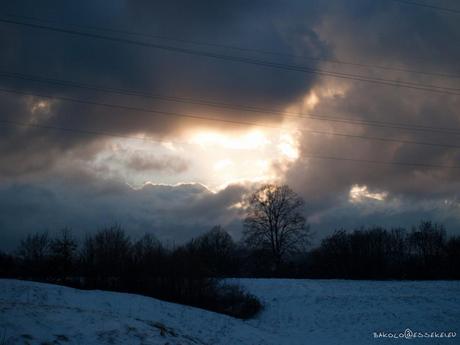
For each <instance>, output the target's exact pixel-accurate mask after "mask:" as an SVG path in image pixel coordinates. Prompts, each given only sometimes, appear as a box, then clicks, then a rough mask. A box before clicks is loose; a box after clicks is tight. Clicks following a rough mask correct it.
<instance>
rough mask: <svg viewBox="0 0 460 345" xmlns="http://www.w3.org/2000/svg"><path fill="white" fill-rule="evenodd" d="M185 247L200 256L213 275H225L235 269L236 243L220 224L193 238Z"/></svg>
mask: <svg viewBox="0 0 460 345" xmlns="http://www.w3.org/2000/svg"><path fill="white" fill-rule="evenodd" d="M187 247H188V249H189V251H191V252H193V253H195V254H196V255H198V256H199V257H200V259H201V260H202V261H203V263H204V265H206V267H207V268H208V269H209V273H210V274H211V275H213V276H225V275H229V274H232V273H233V272H235V271H236V262H235V261H236V260H235V250H236V245H235V243H234V242H233V239H232V237H231V236H230V235H229V234H228V233H227V232H226V231H225V230H224V229H223V228H222V227H221V226H220V225H217V226H215V227H213V228H212V229H211V230H210V231H208V232H206V233H204V234H203V235H201V236H199V237H198V238H196V239H193V240H192V241H190V242H189V244H188V246H187Z"/></svg>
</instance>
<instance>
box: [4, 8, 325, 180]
mask: <svg viewBox="0 0 460 345" xmlns="http://www.w3.org/2000/svg"><path fill="white" fill-rule="evenodd" d="M2 6H3V7H5V13H6V14H13V15H23V16H32V17H38V18H42V19H48V20H54V21H55V22H52V25H55V26H60V27H65V28H71V29H79V28H78V27H77V28H76V27H75V26H73V25H74V24H78V25H83V26H84V25H87V26H100V27H108V28H114V29H122V30H130V31H136V32H145V33H151V34H153V35H164V36H170V37H178V38H181V39H184V40H191V41H203V42H213V43H218V44H233V45H236V46H247V47H253V46H254V44H257V45H258V46H259V45H260V47H262V48H264V49H267V50H273V51H281V52H286V53H294V52H296V53H298V50H299V48H298V47H302V46H303V47H305V48H302V49H301V50H302V52H304V53H310V54H314V55H318V54H319V55H322V54H324V52H325V50H326V47H325V46H324V45H323V44H322V43H321V42H320V41H319V39H318V37H317V36H316V35H315V33H314V31H313V30H312V25H313V24H314V23H315V21H316V18H317V16H315V14H314V11H307V12H303V13H302V14H297V12H296V9H298V6H297V5H296V6H295V7H294V8H291V9H286V7H285V6H282V4H280V3H277V2H266V1H253V2H246V1H236V2H235V1H219V2H213V1H201V2H186V1H168V2H151V1H118V2H114V3H113V5H112V3H111V5H110V6H107V3H106V2H102V1H95V2H83V3H80V4H79V5H77V4H73V5H72V6H70V7H69V6H67V5H65V4H64V3H63V2H57V1H44V2H41V3H40V4H37V3H36V2H35V1H19V2H15V3H10V2H5V3H3V4H2ZM294 18H296V19H297V20H293V19H294ZM29 21H31V20H29ZM48 24H49V23H48ZM1 26H2V34H1V36H0V45H1V46H2V52H5V53H4V54H2V63H1V67H0V69H1V70H3V71H9V72H20V73H28V74H33V75H39V76H43V77H48V78H58V79H64V80H72V81H76V82H79V83H85V84H95V85H100V86H109V87H113V88H125V89H134V90H139V91H142V92H147V93H154V94H163V95H173V96H184V97H197V98H205V99H216V100H220V101H222V102H233V103H243V104H244V103H250V104H254V105H258V106H261V105H263V106H265V107H284V106H285V105H287V104H289V103H290V102H292V101H294V100H296V99H297V98H298V97H300V96H301V95H302V94H303V93H304V92H305V90H308V88H309V86H310V85H311V84H312V82H313V80H314V77H313V76H308V75H298V74H293V73H291V74H290V73H284V72H282V71H276V70H272V69H267V68H264V67H260V66H253V65H246V64H242V63H237V62H228V61H220V60H216V59H210V58H205V57H199V56H192V55H184V54H178V53H172V52H165V51H162V50H156V49H149V48H145V47H139V46H132V45H126V44H121V43H117V42H110V41H104V40H97V39H91V38H85V37H76V36H72V35H66V34H63V33H56V32H49V31H44V30H39V29H32V28H27V27H21V26H16V25H8V24H5V23H3V24H1ZM80 30H81V28H80ZM92 32H94V30H93V31H92ZM96 32H97V33H101V31H96ZM102 33H103V34H107V32H102ZM117 36H122V37H128V38H134V39H138V40H144V41H153V42H157V43H162V44H169V45H176V46H177V45H180V44H178V43H177V42H174V41H172V42H171V41H165V40H158V39H156V40H155V39H152V38H148V37H142V36H140V37H139V36H135V37H132V36H130V35H123V34H117ZM300 43H303V45H301V44H300ZM181 46H184V44H182V45H181ZM185 46H186V47H190V45H189V44H188V45H187V44H185ZM194 48H195V49H201V50H211V51H216V49H217V50H218V51H219V52H220V53H224V54H233V55H241V52H238V51H236V52H235V51H231V50H230V51H229V50H228V49H221V48H216V47H215V48H210V47H201V46H199V47H196V46H194ZM294 50H295V51H294ZM258 57H259V58H260V56H258ZM262 57H263V56H262ZM0 82H1V85H2V86H3V87H5V88H15V89H20V90H22V91H25V92H38V93H40V94H47V95H53V96H56V97H71V98H78V99H85V100H91V101H96V102H104V103H117V104H125V105H129V106H136V107H144V108H149V109H157V110H167V111H182V112H186V113H189V114H190V113H191V114H197V115H203V114H205V115H207V116H213V117H223V118H225V119H238V118H239V119H245V120H246V121H251V120H253V119H254V120H261V115H260V114H256V113H244V112H235V111H224V110H220V109H216V108H206V107H203V106H201V107H199V106H196V105H195V106H192V105H190V104H186V105H184V104H182V105H180V104H177V103H171V102H164V101H158V100H157V101H155V100H152V99H146V98H137V97H126V96H125V97H123V96H121V95H114V94H104V93H101V92H99V93H98V92H96V91H94V90H85V89H81V88H80V89H79V88H71V87H62V86H60V87H56V86H54V87H53V86H50V85H44V84H41V83H37V82H31V81H27V82H25V81H18V80H11V79H5V78H2V79H1V80H0ZM6 97H7V100H6V101H2V104H3V103H4V102H10V101H9V99H10V98H14V97H18V95H10V94H7V95H6ZM236 101H237V102H236ZM57 102H58V104H57V105H56V106H55V107H53V108H52V116H50V117H49V118H43V119H41V120H40V121H37V122H38V124H40V125H46V126H51V125H52V126H56V125H57V126H59V127H65V128H78V129H87V130H93V131H99V132H108V133H114V134H118V135H131V134H135V133H137V132H139V131H143V132H145V131H146V132H151V133H153V134H156V135H159V136H162V135H165V134H168V133H173V132H174V131H176V130H177V129H178V128H180V127H184V126H193V125H202V124H203V122H200V121H196V120H194V121H192V120H188V121H185V120H184V119H181V118H180V117H174V116H161V115H158V114H157V115H154V114H146V113H140V112H135V111H127V110H117V109H110V108H109V109H107V108H104V107H97V106H88V105H84V104H75V103H71V102H64V101H59V100H57ZM14 103H15V105H16V106H15V107H13V108H12V109H10V110H9V111H8V112H5V113H3V114H2V118H4V117H6V118H7V119H8V120H11V119H14V120H15V121H17V122H27V121H26V119H27V118H29V117H30V114H29V112H30V110H29V109H24V104H23V103H24V102H21V100H15V101H14ZM10 105H11V106H13V105H14V104H10ZM275 120H276V119H275ZM10 132H11V133H10V134H11V135H10V137H11V136H16V133H17V132H19V133H24V132H26V133H25V134H24V135H26V136H27V137H28V138H29V139H28V141H29V142H31V143H34V142H40V145H39V146H38V147H37V152H30V151H27V150H22V151H21V148H20V147H19V146H18V145H16V147H17V148H16V150H17V151H18V152H17V155H21V156H23V159H24V160H28V159H29V157H30V156H33V155H35V154H38V155H39V154H40V153H39V152H40V151H41V152H42V151H43V150H44V146H46V143H48V144H49V145H50V146H53V150H56V151H59V152H65V151H68V150H69V149H71V148H73V147H81V146H82V145H86V144H87V143H91V142H94V141H96V140H99V141H100V140H103V138H101V137H90V136H86V137H85V136H81V135H80V136H76V135H75V134H72V133H68V134H69V135H64V134H63V133H62V132H57V133H52V131H43V130H37V129H36V128H35V129H29V130H25V129H24V128H22V129H18V130H17V131H15V130H13V129H10ZM61 141H62V143H61ZM3 143H4V141H2V144H3ZM32 146H34V145H32ZM95 150H97V147H96V148H95ZM3 151H4V150H3ZM53 158H54V155H53V154H51V155H49V156H48V157H47V159H48V160H50V161H51V160H53ZM32 159H33V158H32ZM9 165H10V169H9V170H14V167H15V166H16V164H15V162H12V163H11V164H9ZM18 168H20V167H18ZM24 168H28V167H24ZM19 170H21V169H19ZM24 170H27V169H22V171H24ZM22 171H21V172H22ZM28 171H30V169H28Z"/></svg>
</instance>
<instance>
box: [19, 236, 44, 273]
mask: <svg viewBox="0 0 460 345" xmlns="http://www.w3.org/2000/svg"><path fill="white" fill-rule="evenodd" d="M49 250H50V238H49V236H48V233H47V232H44V233H36V234H33V235H28V236H27V237H26V238H25V239H24V240H21V243H20V244H19V248H18V251H17V254H18V256H19V259H20V260H21V266H22V269H23V272H24V274H26V275H28V276H32V277H42V278H43V277H45V276H47V275H48V273H49V272H48V265H47V263H48V260H49V253H50V252H49Z"/></svg>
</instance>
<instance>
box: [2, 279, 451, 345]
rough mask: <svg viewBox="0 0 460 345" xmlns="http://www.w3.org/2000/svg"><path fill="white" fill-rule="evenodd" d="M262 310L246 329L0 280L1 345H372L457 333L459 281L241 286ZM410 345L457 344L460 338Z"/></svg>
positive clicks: (116, 296)
mask: <svg viewBox="0 0 460 345" xmlns="http://www.w3.org/2000/svg"><path fill="white" fill-rule="evenodd" d="M238 281H239V282H240V283H241V284H242V285H243V286H245V287H246V288H247V289H249V290H250V291H251V292H252V293H254V294H256V295H257V296H259V297H260V298H261V299H262V300H263V302H264V303H265V309H264V311H263V312H262V313H261V314H260V315H259V316H258V317H257V318H256V319H253V320H249V321H241V320H237V319H233V318H230V317H227V316H224V315H220V314H216V313H212V312H207V311H204V310H200V309H196V308H191V307H186V306H182V305H177V304H173V303H167V302H162V301H158V300H155V299H152V298H147V297H142V296H137V295H131V294H122V293H114V292H105V291H80V290H75V289H71V288H66V287H60V286H55V285H48V284H41V283H32V282H24V281H17V280H0V345H5V344H8V345H9V344H31V345H32V344H39V345H45V344H48V345H51V344H55V345H57V344H80V345H93V344H145V345H147V344H161V345H166V344H169V345H174V344H183V345H189V344H195V345H196V344H209V345H211V344H229V345H230V344H247V345H253V344H254V345H256V344H277V345H283V344H293V345H297V344H299V345H300V344H375V343H382V342H389V343H394V342H398V343H399V342H402V341H405V340H394V339H374V337H373V332H401V331H404V330H405V329H406V328H410V329H412V330H413V331H422V332H431V331H453V332H457V333H460V310H459V306H460V282H365V281H363V282H360V281H337V280H329V281H325V280H284V279H279V280H276V279H244V280H238ZM410 342H411V343H414V342H415V343H426V344H459V343H460V335H458V336H457V337H456V338H443V339H439V338H438V339H434V338H430V339H411V340H410Z"/></svg>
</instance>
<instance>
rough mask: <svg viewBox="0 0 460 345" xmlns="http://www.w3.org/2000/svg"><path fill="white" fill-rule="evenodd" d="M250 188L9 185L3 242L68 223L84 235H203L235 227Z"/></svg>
mask: <svg viewBox="0 0 460 345" xmlns="http://www.w3.org/2000/svg"><path fill="white" fill-rule="evenodd" d="M95 185H97V187H95ZM102 185H104V186H102ZM245 191H246V189H245V188H244V187H242V186H230V187H228V188H226V189H224V190H222V191H220V192H219V193H217V194H214V193H212V192H210V191H209V190H208V189H206V188H205V187H204V186H202V185H199V184H183V185H177V186H167V185H146V186H144V188H142V189H139V190H134V189H132V188H130V187H128V186H124V187H123V186H120V184H119V183H118V182H113V181H112V182H111V181H105V182H101V181H100V180H97V179H94V178H93V177H90V176H86V177H85V178H82V179H81V180H80V183H79V184H78V185H75V186H72V185H70V184H62V183H56V182H54V183H52V184H48V185H46V186H37V185H34V184H21V185H19V184H13V185H9V186H4V187H2V188H1V189H0V210H1V212H0V227H1V228H2V233H1V236H2V241H1V242H2V245H1V246H2V249H5V248H6V249H12V248H13V247H14V245H15V244H17V242H18V240H19V239H21V238H23V237H24V236H25V235H26V234H28V233H30V232H34V231H49V232H51V233H54V232H56V231H57V230H59V229H60V228H62V227H65V226H68V227H71V228H72V229H73V232H74V233H75V235H76V236H78V237H79V238H80V239H82V238H83V237H84V235H85V234H86V233H91V232H94V231H96V230H98V229H99V228H101V227H103V226H107V225H112V224H115V223H116V224H120V225H122V226H123V227H124V228H125V229H126V230H127V232H128V233H129V234H130V235H131V236H133V237H139V236H141V235H142V234H143V233H145V232H149V233H153V234H155V235H156V236H158V237H159V238H160V239H162V240H164V241H168V242H170V243H172V242H175V243H180V242H183V241H185V240H188V239H190V238H191V237H194V236H198V235H199V234H201V233H203V232H204V231H207V230H209V229H210V228H211V227H212V226H213V225H216V224H221V225H223V226H225V227H227V228H228V230H229V231H235V229H234V227H235V224H234V220H235V219H236V218H238V210H236V209H234V208H232V207H231V206H232V205H233V204H234V203H235V202H237V201H238V200H239V199H240V198H241V193H243V192H245ZM210 205H212V207H210ZM197 212H198V213H199V214H198V217H197ZM24 214H27V217H24ZM238 230H239V229H236V232H237V233H238Z"/></svg>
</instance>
